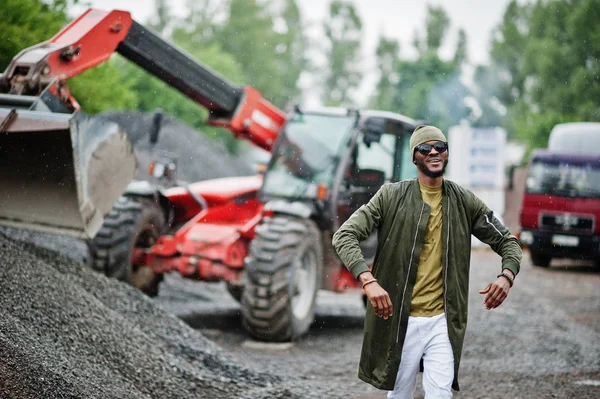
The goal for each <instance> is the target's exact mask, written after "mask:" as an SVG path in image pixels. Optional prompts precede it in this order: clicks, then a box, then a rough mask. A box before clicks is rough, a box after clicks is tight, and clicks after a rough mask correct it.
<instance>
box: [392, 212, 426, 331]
mask: <svg viewBox="0 0 600 399" xmlns="http://www.w3.org/2000/svg"><path fill="white" fill-rule="evenodd" d="M423 209H425V202H423V207H422V208H421V214H420V215H419V221H418V222H417V230H416V231H415V239H414V241H413V246H412V250H411V251H410V263H409V264H408V273H406V282H405V283H404V290H403V291H402V298H401V301H402V305H400V314H399V315H398V333H397V334H396V343H398V341H399V340H400V326H401V325H402V322H401V321H402V310H403V309H404V296H405V295H406V287H408V279H409V278H410V269H411V267H412V263H413V254H414V253H415V246H416V245H417V236H418V235H419V225H420V224H421V219H422V218H423Z"/></svg>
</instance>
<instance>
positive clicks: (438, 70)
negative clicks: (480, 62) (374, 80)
mask: <svg viewBox="0 0 600 399" xmlns="http://www.w3.org/2000/svg"><path fill="white" fill-rule="evenodd" d="M428 10H429V15H428V16H427V19H426V26H425V28H426V29H425V32H426V36H424V37H420V36H419V35H415V37H414V40H413V43H414V45H415V46H416V47H417V51H418V53H419V56H418V58H417V59H410V60H407V59H398V47H397V45H395V44H394V43H393V41H392V42H388V41H386V40H383V39H382V40H380V42H379V46H378V50H377V58H378V70H379V73H380V74H381V79H380V81H379V83H378V85H377V92H376V94H375V96H374V98H375V101H374V105H375V106H376V107H377V108H381V109H388V110H392V111H396V112H400V113H403V114H406V115H409V116H411V117H413V118H415V119H422V120H425V121H427V123H431V124H435V125H437V126H439V127H441V128H442V129H447V128H448V127H450V126H451V125H454V124H456V123H458V122H460V120H462V119H465V118H470V117H471V110H470V108H469V107H468V106H467V105H466V103H465V99H466V98H467V96H469V90H468V89H467V88H466V87H465V85H464V84H463V83H462V82H461V81H460V73H461V66H462V63H463V62H464V61H465V60H466V56H465V54H466V45H467V43H466V37H464V34H463V35H461V34H460V32H459V42H458V46H457V49H456V53H455V56H454V57H453V59H451V60H442V59H441V58H440V57H439V55H438V50H439V48H440V47H441V45H442V44H443V42H442V39H443V37H444V36H445V34H446V32H447V30H448V28H449V18H448V17H447V16H446V14H445V12H444V10H443V9H441V8H435V7H429V8H428ZM390 67H391V68H393V69H392V72H390V70H389V68H390ZM387 79H391V80H387Z"/></svg>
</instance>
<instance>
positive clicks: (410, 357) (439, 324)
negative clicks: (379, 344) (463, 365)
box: [387, 313, 454, 399]
mask: <svg viewBox="0 0 600 399" xmlns="http://www.w3.org/2000/svg"><path fill="white" fill-rule="evenodd" d="M421 358H423V368H424V370H423V389H424V390H425V399H438V398H444V399H445V398H451V397H452V380H453V379H454V357H453V356H452V347H451V346H450V339H449V338H448V326H447V324H446V316H445V315H444V314H443V313H442V314H441V315H438V316H433V317H412V316H409V318H408V329H407V331H406V339H405V340H404V346H403V347H402V359H401V361H400V367H399V368H398V375H397V377H396V384H395V385H394V390H393V391H389V392H388V395H387V397H388V399H412V398H413V397H414V392H415V385H416V382H417V381H416V377H417V373H418V372H419V365H420V362H421Z"/></svg>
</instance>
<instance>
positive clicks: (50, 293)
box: [0, 230, 293, 398]
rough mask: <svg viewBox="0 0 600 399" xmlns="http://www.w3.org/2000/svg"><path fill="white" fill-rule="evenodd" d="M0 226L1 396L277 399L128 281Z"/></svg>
mask: <svg viewBox="0 0 600 399" xmlns="http://www.w3.org/2000/svg"><path fill="white" fill-rule="evenodd" d="M6 231H7V230H4V231H2V232H0V253H1V254H2V261H1V263H2V265H1V267H0V281H2V290H0V376H1V378H0V397H1V398H199V397H204V398H279V397H282V398H283V397H285V398H288V397H293V395H291V394H290V392H288V391H286V390H285V389H281V388H275V386H277V385H278V384H277V383H278V382H280V379H279V377H276V376H272V375H268V374H264V373H262V372H260V371H257V370H254V369H252V368H251V367H249V366H244V365H241V364H239V362H238V361H237V360H236V359H233V358H231V357H230V356H229V355H227V354H225V353H223V352H222V351H221V350H220V349H219V348H218V347H216V346H215V345H214V344H212V343H211V342H210V341H208V340H207V339H205V338H204V336H203V335H202V334H201V333H199V332H197V331H195V330H193V329H191V328H190V327H188V326H187V325H186V324H184V323H183V322H182V321H181V320H179V319H178V318H176V317H175V316H173V315H171V314H169V313H167V312H166V311H164V310H163V309H161V308H160V307H158V306H157V305H156V304H154V303H153V302H152V301H151V300H150V299H148V298H146V297H145V296H143V295H142V294H140V293H139V292H137V291H136V290H135V289H133V288H131V287H129V286H127V285H125V284H123V283H120V282H118V281H115V280H109V279H107V278H105V277H104V276H102V275H100V274H97V273H95V272H93V271H91V270H89V269H88V268H86V267H85V266H84V265H83V264H81V263H79V262H76V261H74V260H73V259H71V258H69V257H66V256H63V255H61V254H59V253H57V252H54V251H50V250H47V249H44V248H40V247H37V246H34V245H31V244H26V243H23V242H19V241H16V240H14V239H12V238H9V237H8V236H7V235H6Z"/></svg>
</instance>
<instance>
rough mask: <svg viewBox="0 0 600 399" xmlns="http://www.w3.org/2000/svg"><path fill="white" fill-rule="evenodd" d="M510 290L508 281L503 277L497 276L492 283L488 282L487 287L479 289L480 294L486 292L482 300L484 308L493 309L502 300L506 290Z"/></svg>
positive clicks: (504, 297) (506, 293)
mask: <svg viewBox="0 0 600 399" xmlns="http://www.w3.org/2000/svg"><path fill="white" fill-rule="evenodd" d="M509 290H510V283H509V282H508V280H507V279H506V278H505V277H502V276H500V277H498V278H497V279H496V280H495V281H494V282H493V283H490V284H488V286H487V287H485V288H484V289H482V290H480V291H479V293H480V294H482V295H483V294H486V295H485V299H484V300H483V306H484V307H485V309H486V310H491V309H495V308H497V307H498V306H500V305H501V304H502V302H504V300H505V299H506V296H507V295H508V291H509Z"/></svg>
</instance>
